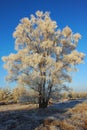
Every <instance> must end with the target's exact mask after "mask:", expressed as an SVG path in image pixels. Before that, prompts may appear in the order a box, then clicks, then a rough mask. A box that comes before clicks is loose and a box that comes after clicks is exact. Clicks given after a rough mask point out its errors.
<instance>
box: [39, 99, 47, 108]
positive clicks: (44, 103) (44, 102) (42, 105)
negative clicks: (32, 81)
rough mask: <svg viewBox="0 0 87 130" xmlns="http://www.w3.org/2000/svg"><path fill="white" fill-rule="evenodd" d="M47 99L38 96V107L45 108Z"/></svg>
mask: <svg viewBox="0 0 87 130" xmlns="http://www.w3.org/2000/svg"><path fill="white" fill-rule="evenodd" d="M47 105H48V100H46V101H45V99H42V98H41V97H39V108H47Z"/></svg>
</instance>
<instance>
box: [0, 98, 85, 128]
mask: <svg viewBox="0 0 87 130" xmlns="http://www.w3.org/2000/svg"><path fill="white" fill-rule="evenodd" d="M86 129H87V100H86V99H78V100H71V101H63V102H59V103H57V102H56V103H54V104H52V105H49V106H48V107H47V108H44V109H43V108H41V109H38V104H27V105H25V104H13V105H2V106H0V130H86Z"/></svg>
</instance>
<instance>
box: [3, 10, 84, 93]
mask: <svg viewBox="0 0 87 130" xmlns="http://www.w3.org/2000/svg"><path fill="white" fill-rule="evenodd" d="M13 36H14V38H15V39H16V40H15V49H16V50H17V53H16V54H10V55H9V56H5V57H3V58H2V59H3V61H4V62H5V64H4V68H5V69H7V70H8V75H7V77H6V79H7V80H8V81H17V82H20V83H23V84H25V85H29V86H30V87H32V88H34V89H35V90H37V91H39V89H40V88H39V87H43V85H44V86H45V89H46V90H47V88H48V90H49V88H50V87H53V86H57V84H58V85H62V84H64V83H65V82H71V77H70V74H69V73H70V72H72V71H73V66H74V67H75V65H77V64H80V63H82V62H83V58H84V56H85V55H84V54H83V53H80V52H78V51H77V50H76V46H77V43H78V40H79V39H80V38H81V35H80V34H79V33H75V34H73V33H72V30H71V29H70V27H68V26H66V27H65V28H64V29H63V30H60V29H59V28H58V26H57V23H56V22H55V21H53V20H52V19H51V18H50V14H49V12H45V13H43V12H42V11H37V12H36V15H31V17H30V19H29V18H23V19H22V20H20V24H19V25H18V26H17V27H16V29H15V31H14V33H13ZM48 90H47V91H48ZM48 92H49V91H48ZM46 93H47V92H46Z"/></svg>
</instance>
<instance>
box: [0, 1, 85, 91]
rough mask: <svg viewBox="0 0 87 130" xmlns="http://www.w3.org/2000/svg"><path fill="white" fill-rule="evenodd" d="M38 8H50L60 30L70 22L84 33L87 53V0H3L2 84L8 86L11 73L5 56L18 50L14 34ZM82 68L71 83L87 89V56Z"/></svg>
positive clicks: (0, 38)
mask: <svg viewBox="0 0 87 130" xmlns="http://www.w3.org/2000/svg"><path fill="white" fill-rule="evenodd" d="M37 10H42V11H50V12H51V18H52V19H53V20H55V21H57V23H58V25H59V27H60V29H62V28H63V27H65V26H66V25H68V26H70V27H71V29H72V30H73V32H79V33H81V35H82V39H81V40H80V41H79V44H78V50H79V51H82V52H84V53H85V54H87V0H0V87H4V86H6V85H7V84H6V82H5V80H4V78H5V76H6V74H7V72H6V70H4V69H3V62H2V60H1V57H2V56H7V55H9V54H10V53H11V52H14V39H13V37H12V33H13V32H14V29H15V27H16V26H17V25H18V23H19V20H20V19H21V18H23V17H29V16H30V14H34V13H35V12H36V11H37ZM78 68H79V72H77V73H75V74H73V82H72V84H70V85H69V86H71V87H73V88H74V89H75V90H80V91H87V56H86V57H85V64H81V65H79V66H78Z"/></svg>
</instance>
